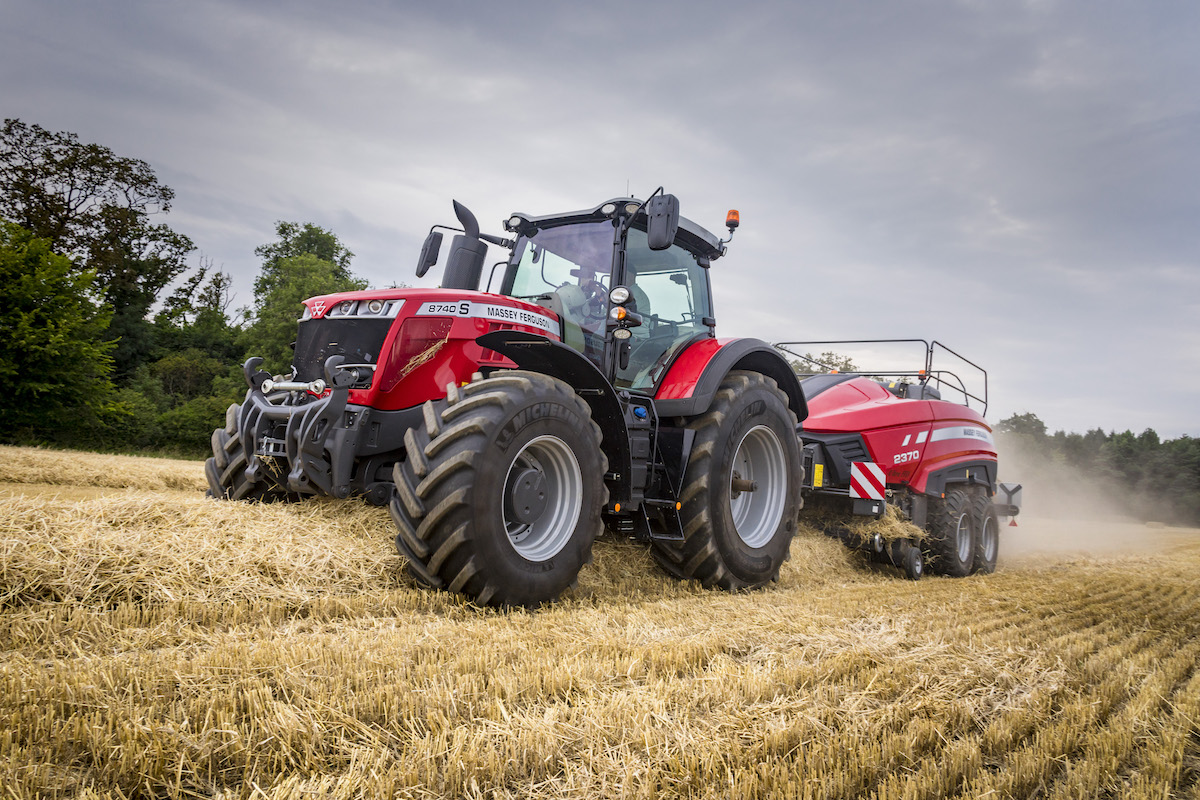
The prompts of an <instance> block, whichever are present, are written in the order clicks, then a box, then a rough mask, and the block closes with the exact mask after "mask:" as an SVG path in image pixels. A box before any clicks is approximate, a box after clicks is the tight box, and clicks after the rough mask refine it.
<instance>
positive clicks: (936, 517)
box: [925, 489, 976, 578]
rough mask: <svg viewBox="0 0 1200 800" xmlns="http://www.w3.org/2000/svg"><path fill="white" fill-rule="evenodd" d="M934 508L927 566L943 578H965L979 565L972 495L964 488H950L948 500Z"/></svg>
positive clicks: (936, 503) (928, 538)
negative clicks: (976, 560) (975, 563)
mask: <svg viewBox="0 0 1200 800" xmlns="http://www.w3.org/2000/svg"><path fill="white" fill-rule="evenodd" d="M931 505H932V510H933V518H932V520H931V521H930V525H929V536H928V537H926V539H925V549H926V555H927V558H926V561H927V562H928V564H927V566H928V567H929V570H930V571H931V572H936V573H938V574H940V575H948V576H950V577H952V578H965V577H966V576H967V575H969V574H971V567H972V565H973V564H974V562H975V538H976V537H975V521H974V519H973V517H972V509H971V496H970V495H969V494H967V493H966V492H965V491H963V490H962V489H950V490H948V491H947V492H946V496H945V498H944V499H942V500H939V501H935V502H934V503H932V504H931Z"/></svg>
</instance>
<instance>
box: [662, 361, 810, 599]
mask: <svg viewBox="0 0 1200 800" xmlns="http://www.w3.org/2000/svg"><path fill="white" fill-rule="evenodd" d="M688 427H689V428H692V429H693V430H695V432H696V435H695V440H694V441H693V444H692V451H691V456H690V458H689V459H688V465H687V470H686V473H685V475H684V480H683V492H682V494H681V497H680V501H681V502H682V508H681V510H680V520H681V522H682V523H683V534H684V539H683V541H681V542H680V541H671V540H665V539H662V540H660V539H656V540H654V541H653V549H652V550H651V552H652V553H653V555H654V558H655V559H656V560H657V561H658V563H659V564H660V565H661V566H662V567H663V569H665V570H666V571H667V572H668V573H670V574H671V575H673V576H675V577H677V578H680V579H683V580H690V579H695V580H698V581H700V582H701V583H702V584H703V585H705V586H708V587H719V588H722V589H726V590H730V591H733V590H737V589H750V588H756V587H759V586H763V585H765V584H766V583H768V582H769V581H772V580H778V579H779V569H780V567H781V566H782V565H783V562H784V561H786V560H787V557H788V551H789V548H790V546H791V542H792V535H793V534H794V533H795V530H796V515H797V513H798V512H799V510H800V484H801V482H802V474H801V473H802V467H801V466H800V445H799V440H798V439H797V437H796V416H795V414H793V413H792V411H791V410H790V409H789V408H788V405H787V395H785V394H784V393H783V392H782V391H781V390H780V389H779V387H778V386H777V385H776V384H775V382H774V381H773V380H771V379H770V378H767V377H765V376H763V375H761V374H759V373H757V372H743V371H733V372H730V373H729V374H728V375H727V376H726V377H725V379H724V380H723V381H722V382H721V386H720V388H719V389H718V390H717V393H716V396H715V397H714V398H713V402H712V405H711V407H710V408H709V410H708V412H707V413H705V414H703V415H701V416H699V417H697V418H695V419H694V420H693V421H692V422H691V423H690V424H689V425H688Z"/></svg>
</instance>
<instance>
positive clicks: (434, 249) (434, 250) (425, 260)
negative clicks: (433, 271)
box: [417, 231, 442, 278]
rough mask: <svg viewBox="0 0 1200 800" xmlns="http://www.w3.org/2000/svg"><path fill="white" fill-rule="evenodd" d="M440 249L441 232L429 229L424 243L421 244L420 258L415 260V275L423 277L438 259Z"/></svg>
mask: <svg viewBox="0 0 1200 800" xmlns="http://www.w3.org/2000/svg"><path fill="white" fill-rule="evenodd" d="M441 249H442V232H441V231H430V232H429V235H428V236H426V237H425V244H423V245H421V258H420V259H418V261H417V277H418V278H423V277H425V273H426V272H429V268H430V267H432V266H433V265H434V264H436V263H437V261H438V252H439V251H440V250H441Z"/></svg>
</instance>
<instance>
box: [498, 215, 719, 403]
mask: <svg viewBox="0 0 1200 800" xmlns="http://www.w3.org/2000/svg"><path fill="white" fill-rule="evenodd" d="M660 200H661V201H665V204H666V205H667V206H668V208H667V210H666V212H664V213H660V214H656V213H655V211H656V207H657V206H659V205H662V204H659V203H656V202H655V201H660ZM673 202H674V197H672V196H670V195H665V196H664V195H656V196H652V199H651V201H650V202H648V203H642V202H640V201H638V200H633V199H628V198H622V199H616V200H610V201H609V202H607V203H603V204H601V205H599V206H597V207H595V208H593V209H590V210H585V211H579V212H574V213H571V214H564V215H554V216H547V217H530V216H527V215H523V214H515V215H513V216H512V217H511V218H509V220H508V221H507V222H506V227H507V229H508V230H509V231H510V232H512V233H515V234H517V238H516V240H515V241H514V242H513V244H512V255H511V257H510V258H509V260H508V262H507V265H506V268H505V271H504V275H503V278H502V280H501V285H500V287H499V291H500V293H501V294H504V295H509V296H511V297H517V298H520V299H523V300H527V301H530V302H534V303H537V304H539V305H542V306H544V307H546V308H549V309H551V310H552V311H554V313H556V314H557V315H558V316H559V317H560V318H561V319H562V321H563V334H562V338H563V342H564V343H565V344H567V345H568V346H570V347H572V348H574V349H575V350H577V351H579V352H580V353H582V354H583V355H584V356H585V357H586V358H587V359H588V360H589V361H591V362H592V363H593V364H595V365H596V366H597V367H598V368H599V369H600V371H601V372H603V373H604V374H605V375H606V377H608V379H609V380H610V381H611V382H612V383H613V385H614V386H616V387H617V388H622V389H629V390H632V391H634V392H638V393H645V394H653V392H654V390H655V388H656V387H657V386H658V384H659V382H660V381H661V379H662V377H663V375H664V373H665V372H666V369H667V367H668V366H669V365H670V363H671V361H672V359H673V358H674V357H675V356H676V355H677V354H678V353H680V352H681V351H682V350H683V349H684V348H685V347H686V346H687V345H688V344H690V343H692V342H693V341H696V340H697V339H706V338H712V337H713V336H714V335H715V334H714V332H713V329H714V327H715V324H716V322H715V320H714V319H713V310H712V293H711V287H710V283H709V278H708V266H709V264H710V263H711V261H712V260H713V259H715V258H719V257H720V256H721V255H722V253H723V252H724V248H723V246H722V242H721V241H720V240H719V239H717V237H716V236H714V235H713V234H711V233H710V232H708V231H707V230H705V229H703V228H701V227H700V226H698V225H696V224H695V223H693V222H691V221H690V220H687V219H684V218H682V217H679V215H678V203H674V207H673V209H672V208H670V205H671V204H672V203H673ZM672 228H674V230H673V231H672Z"/></svg>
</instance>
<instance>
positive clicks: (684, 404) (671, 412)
mask: <svg viewBox="0 0 1200 800" xmlns="http://www.w3.org/2000/svg"><path fill="white" fill-rule="evenodd" d="M735 369H740V370H747V371H750V372H759V373H762V374H763V375H765V376H767V377H768V378H771V379H772V380H774V381H775V383H776V384H778V385H779V388H780V389H782V390H783V392H784V394H786V395H787V397H788V407H789V408H791V409H792V412H793V413H795V415H796V420H797V421H798V422H800V421H803V420H804V419H805V417H807V416H808V405H807V403H806V402H805V400H804V393H803V392H802V391H801V390H800V381H799V379H798V378H797V377H796V373H794V372H793V371H792V368H791V367H790V366H789V365H788V363H787V361H786V360H785V359H784V358H783V356H781V355H780V354H779V351H778V350H776V349H775V348H774V347H771V346H770V345H769V344H767V343H766V342H763V341H761V340H759V339H704V340H703V341H699V342H696V343H695V344H693V345H691V346H690V347H688V348H687V349H686V350H684V351H683V353H681V354H680V355H679V357H678V358H677V359H675V361H674V363H672V364H671V369H670V370H668V371H667V374H666V376H665V377H664V378H663V382H662V384H661V385H660V386H659V389H658V392H657V394H656V395H655V397H654V407H655V408H656V409H657V410H658V414H659V416H662V417H694V416H696V415H698V414H703V413H704V412H706V411H708V409H709V406H710V405H712V399H713V396H714V395H715V394H716V393H717V389H718V388H719V387H720V385H721V381H722V380H724V378H725V376H726V375H728V374H729V372H730V371H731V370H735Z"/></svg>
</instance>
